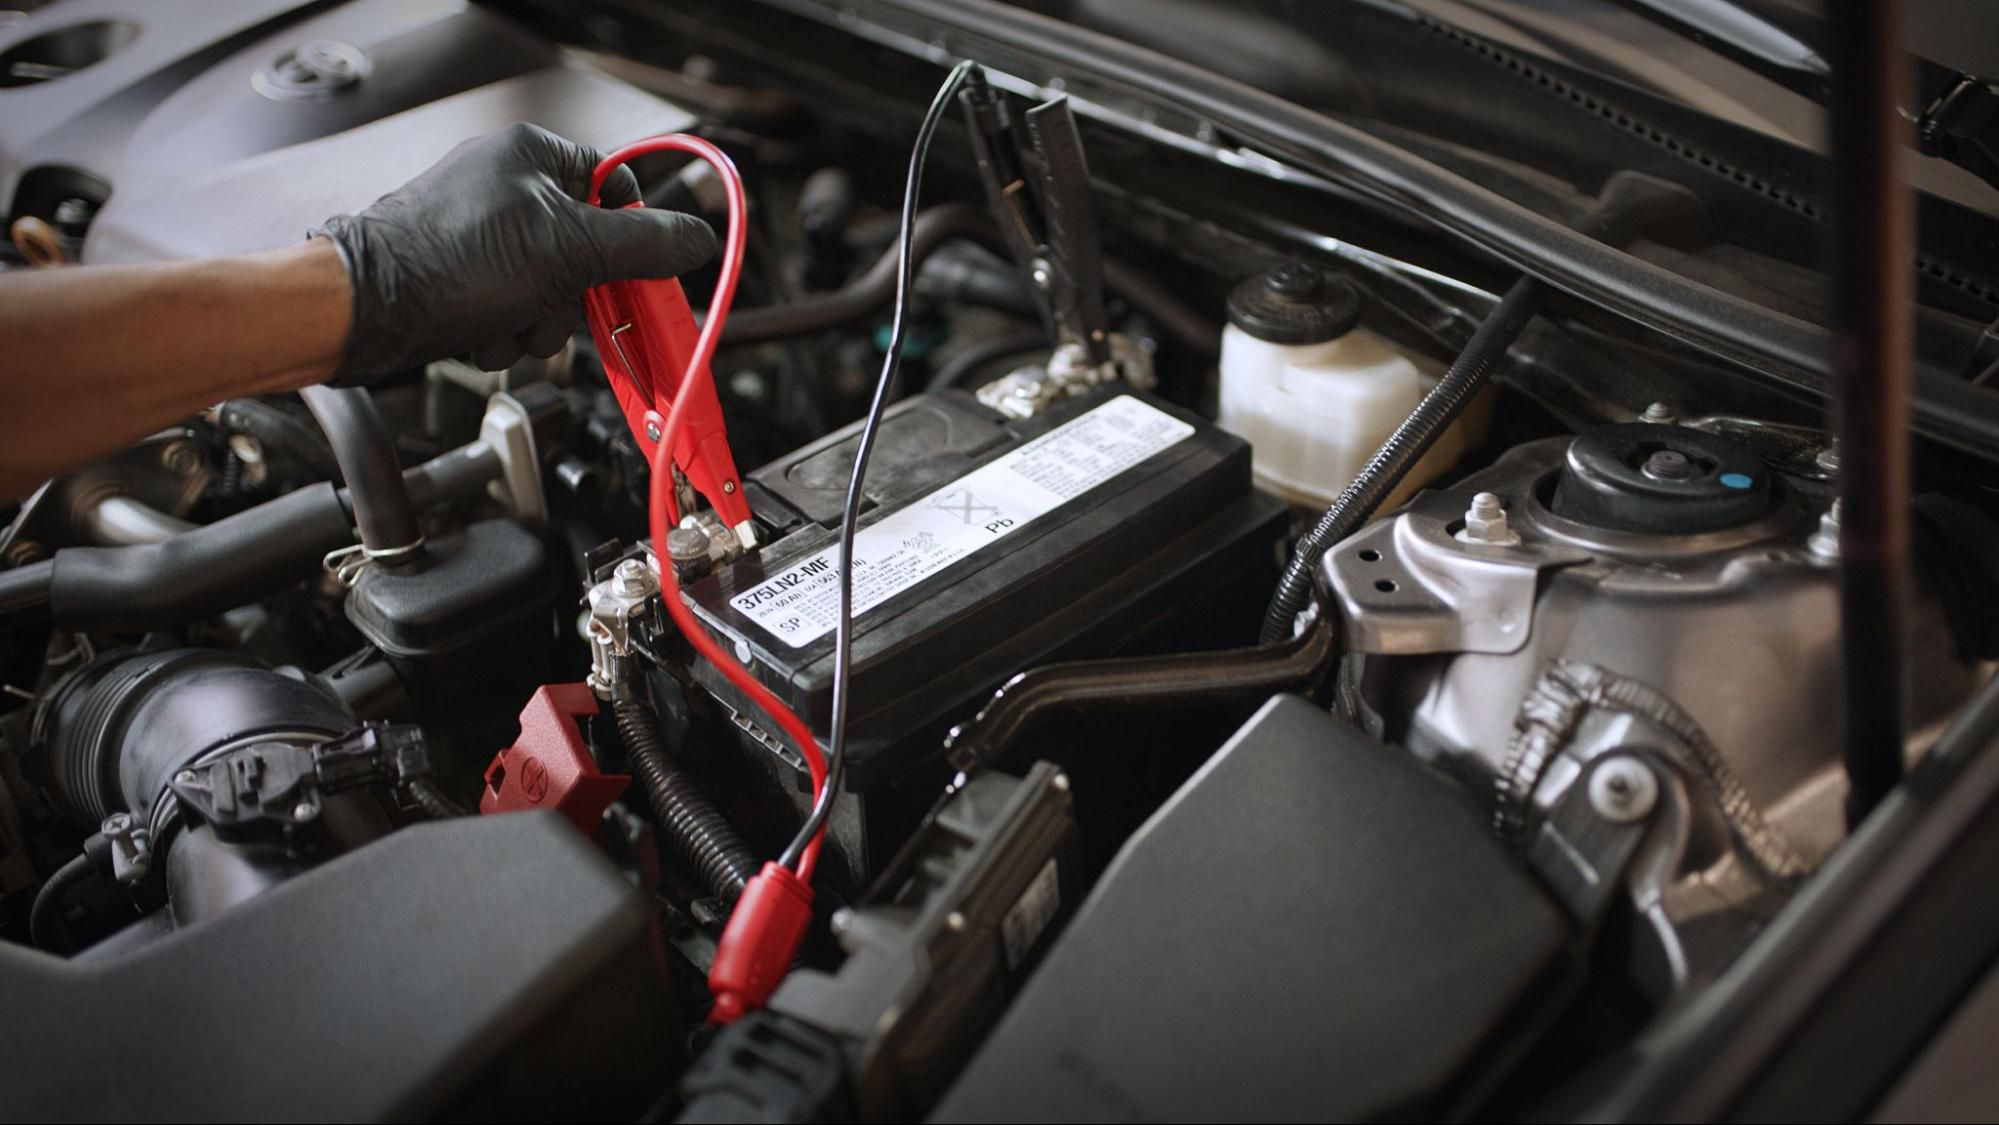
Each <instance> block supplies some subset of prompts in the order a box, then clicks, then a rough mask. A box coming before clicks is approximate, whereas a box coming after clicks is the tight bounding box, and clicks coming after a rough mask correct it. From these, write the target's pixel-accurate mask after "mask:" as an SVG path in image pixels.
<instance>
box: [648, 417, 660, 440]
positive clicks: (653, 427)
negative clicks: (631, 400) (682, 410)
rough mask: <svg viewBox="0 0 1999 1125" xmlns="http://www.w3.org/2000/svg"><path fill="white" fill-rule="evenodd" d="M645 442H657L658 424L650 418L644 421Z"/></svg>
mask: <svg viewBox="0 0 1999 1125" xmlns="http://www.w3.org/2000/svg"><path fill="white" fill-rule="evenodd" d="M646 440H647V441H655V442H656V441H658V440H659V423H658V422H657V421H655V420H653V419H651V418H647V419H646Z"/></svg>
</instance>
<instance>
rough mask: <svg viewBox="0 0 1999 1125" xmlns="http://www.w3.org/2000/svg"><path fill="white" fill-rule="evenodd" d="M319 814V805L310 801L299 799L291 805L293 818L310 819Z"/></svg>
mask: <svg viewBox="0 0 1999 1125" xmlns="http://www.w3.org/2000/svg"><path fill="white" fill-rule="evenodd" d="M318 815H319V806H318V805H315V804H313V803H312V802H311V801H300V802H299V803H298V804H296V805H293V806H292V819H293V820H312V819H314V818H315V817H317V816H318Z"/></svg>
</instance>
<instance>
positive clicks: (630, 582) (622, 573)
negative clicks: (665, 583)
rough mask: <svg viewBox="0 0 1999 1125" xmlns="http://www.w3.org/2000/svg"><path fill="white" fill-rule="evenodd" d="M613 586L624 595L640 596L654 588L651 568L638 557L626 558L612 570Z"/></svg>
mask: <svg viewBox="0 0 1999 1125" xmlns="http://www.w3.org/2000/svg"><path fill="white" fill-rule="evenodd" d="M611 573H612V578H611V581H612V582H613V583H614V584H615V585H614V586H613V588H614V589H615V590H617V591H618V593H620V594H623V595H625V596H626V597H635V598H642V597H646V596H647V595H649V594H651V593H652V592H653V590H654V588H655V587H654V586H653V578H652V568H651V567H649V566H647V565H646V564H645V563H643V562H640V561H639V560H638V559H626V560H625V561H624V562H621V563H619V564H618V569H616V570H615V571H612V572H611Z"/></svg>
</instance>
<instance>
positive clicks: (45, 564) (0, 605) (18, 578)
mask: <svg viewBox="0 0 1999 1125" xmlns="http://www.w3.org/2000/svg"><path fill="white" fill-rule="evenodd" d="M54 585H55V563H54V562H53V561H52V560H48V559H44V560H42V561H41V562H37V563H29V564H28V565H26V566H17V567H15V568H14V569H12V570H0V629H18V628H21V627H22V626H25V625H38V624H40V623H42V622H44V621H47V620H48V619H49V590H50V589H51V588H52V587H53V586H54Z"/></svg>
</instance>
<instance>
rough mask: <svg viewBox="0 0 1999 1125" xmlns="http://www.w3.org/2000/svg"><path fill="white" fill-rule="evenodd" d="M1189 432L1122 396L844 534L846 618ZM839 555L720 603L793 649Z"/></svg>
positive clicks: (818, 613) (828, 597) (835, 581)
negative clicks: (849, 543)
mask: <svg viewBox="0 0 1999 1125" xmlns="http://www.w3.org/2000/svg"><path fill="white" fill-rule="evenodd" d="M1193 434H1194V427H1192V426H1190V425H1188V424H1187V423H1185V422H1182V421H1181V420H1180V419H1178V418H1175V417H1173V416H1172V415H1171V414H1168V413H1166V412H1165V411H1163V410H1160V409H1159V408H1158V407H1156V406H1152V405H1149V404H1147V403H1145V402H1142V401H1140V400H1139V399H1136V398H1133V397H1131V396H1129V395H1122V396H1119V397H1118V398H1114V399H1112V400H1110V401H1109V402H1106V403H1104V404H1103V405H1102V406H1099V407H1097V408H1096V409H1094V410H1092V411H1090V412H1089V413H1087V414H1084V415H1082V416H1080V417H1078V418H1075V419H1072V420H1071V421H1069V422H1066V423H1064V424H1063V425H1061V426H1058V427H1056V428H1055V429H1053V430H1050V431H1048V432H1047V433H1045V434H1043V435H1041V436H1040V437H1038V438H1035V439H1033V440H1032V441H1029V442H1027V443H1026V444H1024V445H1022V446H1020V447H1019V448H1018V449H1015V450H1013V451H1011V452H1009V453H1007V454H1006V455H1004V456H1002V457H1000V458H998V459H997V460H994V461H989V462H987V463H986V464H984V465H981V466H979V467H978V468H977V469H974V470H972V471H971V472H970V473H967V474H966V475H965V476H962V477H960V478H958V479H957V480H955V481H952V482H951V483H950V484H947V485H945V486H943V487H942V488H939V489H937V490H936V491H934V492H931V493H930V494H928V495H926V496H923V497H921V498H920V499H918V500H916V501H915V502H914V503H912V504H909V505H908V506H907V507H904V508H901V509H898V510H897V511H895V512H892V513H890V514H889V515H887V516H885V517H883V518H882V519H881V520H879V521H877V522H875V523H873V524H870V525H868V526H867V527H864V528H862V529H861V530H860V531H859V532H858V533H856V534H855V536H854V614H855V616H856V617H858V616H859V615H860V614H862V613H865V612H866V611H867V610H869V609H872V608H873V607H875V606H878V605H880V604H881V603H883V602H885V601H887V600H888V599H890V598H892V597H894V596H895V595H896V594H899V593H901V592H902V591H904V590H907V589H909V588H910V587H911V586H914V585H916V584H917V583H918V582H921V581H923V580H924V579H925V578H928V577H930V576H931V575H933V574H936V573H937V572H938V571H940V570H943V569H944V568H945V567H948V566H950V565H951V564H952V563H955V562H957V561H958V560H960V559H963V558H966V557H968V556H970V555H971V554H973V553H974V552H976V551H980V550H983V549H985V548H986V547H989V546H991V545H993V544H994V543H998V542H1000V541H1001V540H1003V539H1005V538H1006V537H1007V536H1009V535H1011V534H1013V533H1014V532H1017V531H1019V530H1020V529H1021V528H1023V527H1025V526H1027V525H1028V524H1030V523H1032V522H1034V521H1035V520H1036V519H1038V518H1040V517H1041V516H1044V515H1046V514H1048V513H1049V512H1051V511H1054V510H1055V509H1056V508H1058V507H1060V506H1061V505H1062V504H1064V503H1066V502H1067V501H1070V500H1073V499H1075V498H1076V497H1078V496H1081V495H1083V494H1084V493H1086V492H1088V491H1090V490H1091V489H1093V488H1095V487H1097V486H1098V485H1101V484H1103V483H1105V482H1106V481H1109V480H1110V479H1112V478H1113V477H1116V476H1117V475H1118V474H1120V473H1122V472H1124V471H1125V470H1126V469H1129V468H1131V467H1132V466H1134V465H1136V464H1138V463H1139V462H1141V461H1144V460H1145V459H1146V458H1148V457H1151V456H1153V455H1154V454H1157V453H1160V452H1162V451H1164V450H1167V449H1170V448H1172V447H1173V446H1175V445H1177V444H1179V443H1180V442H1182V441H1185V440H1187V439H1188V438H1189V437H1192V436H1193ZM839 555H840V549H839V547H837V546H833V547H828V548H826V549H825V550H823V551H820V552H819V553H817V554H815V555H812V556H811V557H809V558H807V559H805V560H804V561H803V562H800V563H798V564H796V565H794V566H792V567H791V568H789V569H787V570H785V571H784V572H783V573H781V574H778V575H776V576H774V577H772V578H769V579H767V580H766V581H764V582H763V583H761V584H760V585H758V586H756V587H754V588H752V589H749V590H745V591H743V592H742V593H740V594H737V595H736V596H734V597H732V598H730V599H729V604H731V605H733V606H735V607H736V609H737V610H738V611H740V612H741V613H742V614H743V615H744V616H746V617H748V618H749V619H750V620H752V621H755V622H756V623H757V624H759V625H761V626H763V627H764V629H766V630H768V631H769V632H770V634H771V635H772V636H774V637H776V638H777V639H779V640H781V641H784V642H785V643H787V644H789V645H791V646H792V647H793V648H798V647H801V646H804V645H807V644H810V643H811V642H813V641H815V640H818V639H819V638H820V637H823V636H825V635H826V634H828V633H830V632H832V631H833V627H834V621H835V618H836V617H837V615H838V613H839V609H840V590H839V565H840V559H839Z"/></svg>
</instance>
